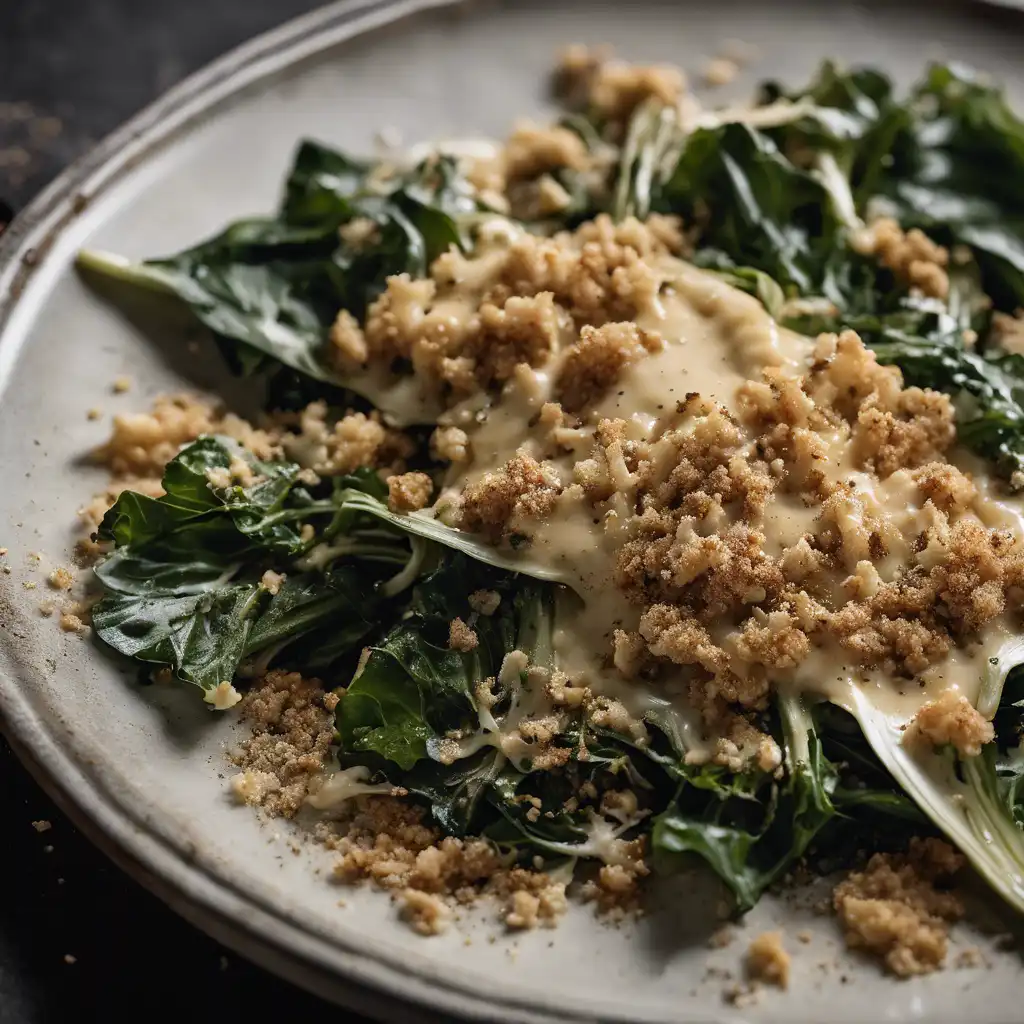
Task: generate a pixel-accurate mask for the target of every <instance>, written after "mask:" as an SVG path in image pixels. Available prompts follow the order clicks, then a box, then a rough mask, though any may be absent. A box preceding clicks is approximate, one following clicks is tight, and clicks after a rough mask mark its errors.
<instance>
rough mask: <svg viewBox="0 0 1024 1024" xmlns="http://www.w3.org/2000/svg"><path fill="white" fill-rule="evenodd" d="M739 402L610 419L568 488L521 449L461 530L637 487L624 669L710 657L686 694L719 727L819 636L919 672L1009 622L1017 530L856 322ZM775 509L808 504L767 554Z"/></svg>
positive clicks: (501, 528)
mask: <svg viewBox="0 0 1024 1024" xmlns="http://www.w3.org/2000/svg"><path fill="white" fill-rule="evenodd" d="M616 326H617V325H616ZM742 401H743V406H742V417H741V418H737V417H735V416H733V415H732V414H730V413H728V412H727V411H726V410H725V409H724V408H722V407H720V406H717V405H715V404H714V403H712V402H708V401H706V400H705V399H703V398H701V397H700V396H699V395H691V396H688V397H687V399H686V400H684V401H682V402H680V403H679V405H678V407H677V409H676V421H675V423H673V424H671V425H669V426H668V427H666V428H665V429H664V430H663V431H662V432H661V433H660V434H659V435H658V436H656V437H654V438H651V439H646V440H631V439H630V436H629V434H628V429H627V424H626V422H625V421H622V420H605V421H602V422H600V423H599V424H598V425H597V429H596V434H595V440H596V446H595V448H594V451H593V454H592V456H591V457H590V458H589V459H585V460H582V461H578V462H577V463H576V465H575V470H574V480H575V483H574V484H572V485H571V486H569V487H564V486H563V485H561V484H560V483H559V480H558V478H557V476H556V474H555V473H554V472H553V468H552V467H549V466H548V465H547V464H545V463H543V462H538V461H537V460H536V459H534V458H533V457H532V456H530V455H527V454H526V453H525V452H520V453H519V454H518V455H516V456H515V458H513V459H512V460H511V461H510V462H509V463H507V464H506V465H505V466H504V467H503V468H501V469H499V470H497V471H494V472H490V473H487V474H485V475H484V476H483V477H481V478H480V479H478V480H477V481H475V482H473V483H471V484H470V485H469V486H468V487H467V488H466V489H465V492H464V494H463V497H462V505H461V516H462V519H461V523H462V525H463V527H464V528H466V529H469V530H474V531H478V532H481V533H485V534H487V535H488V536H489V537H491V538H493V539H499V538H501V537H506V538H513V539H514V538H515V537H516V536H529V535H530V533H531V530H532V529H534V528H535V526H534V527H531V525H530V524H531V522H532V523H533V524H536V523H537V522H538V521H541V520H543V519H544V518H545V517H548V516H558V515H560V514H562V512H561V509H562V505H563V503H567V502H574V501H575V502H578V501H580V500H584V501H586V502H587V503H589V505H590V506H592V507H593V509H594V517H595V522H596V521H597V520H598V518H599V517H600V516H602V514H603V513H604V511H605V510H606V509H608V508H614V509H616V516H617V517H618V516H621V514H622V509H623V500H624V499H625V501H626V502H627V503H628V505H627V507H628V508H630V509H631V510H632V513H633V518H632V519H631V520H630V521H629V522H628V523H627V529H626V530H625V531H623V532H624V535H625V537H626V540H625V541H624V542H623V543H622V544H621V547H620V549H619V554H618V583H619V586H620V587H621V588H622V590H623V591H624V592H625V594H626V595H627V596H628V597H629V599H630V600H631V601H632V602H633V603H635V604H637V605H639V606H641V607H642V609H643V614H642V617H641V619H640V626H639V634H638V635H636V634H629V633H623V632H621V631H620V632H619V633H617V634H616V638H615V640H616V644H615V646H616V651H615V663H616V665H618V666H619V667H620V669H622V670H623V671H624V673H625V674H626V675H633V674H635V672H636V671H638V670H649V669H650V667H651V660H650V659H651V658H653V659H655V662H657V661H661V662H663V663H664V662H672V663H675V664H678V665H686V666H695V667H697V668H699V669H700V670H702V672H703V676H702V677H701V676H699V677H698V678H697V679H696V680H695V682H694V684H693V688H692V689H693V697H694V700H695V702H696V703H697V704H698V706H699V707H701V708H702V709H703V710H704V712H705V715H706V716H707V717H708V720H709V722H710V721H712V720H714V721H716V722H718V723H719V724H722V723H723V722H726V723H727V722H728V721H729V719H728V713H727V706H729V705H738V706H740V707H741V708H744V709H761V708H763V707H764V706H765V704H766V700H767V697H768V694H769V691H770V688H771V678H772V673H774V672H778V671H783V672H785V671H789V670H792V669H794V668H795V667H797V666H799V665H800V664H801V663H802V662H803V661H804V660H805V659H806V658H807V657H808V656H809V655H810V654H811V652H812V650H813V648H814V647H815V646H820V645H822V644H828V643H831V644H835V645H838V647H839V648H841V649H842V651H843V652H844V653H845V654H846V655H847V657H848V658H850V659H851V660H852V661H853V662H854V663H856V664H859V665H861V666H864V667H865V668H871V669H880V670H884V671H886V672H889V673H891V674H893V675H895V676H897V677H903V678H911V677H914V676H917V675H918V674H920V673H921V672H923V671H925V670H926V669H928V668H929V666H931V665H934V664H936V663H938V662H940V661H941V660H942V659H944V658H945V657H946V656H947V655H948V653H949V652H950V650H951V649H952V647H953V646H954V644H956V643H958V642H960V641H962V640H965V639H968V638H970V637H971V636H973V635H974V634H975V633H976V632H977V631H978V630H979V629H982V628H983V627H984V626H985V625H986V624H987V623H989V622H990V621H992V620H993V619H994V618H996V617H997V616H999V615H1000V614H1002V612H1003V611H1004V609H1005V608H1006V604H1007V593H1008V591H1009V590H1011V589H1012V588H1016V587H1018V586H1019V585H1020V583H1021V581H1022V579H1024V557H1022V554H1021V552H1020V551H1019V550H1018V548H1017V545H1016V543H1015V541H1014V538H1013V536H1012V534H1010V533H1008V532H1004V531H999V530H993V529H988V528H986V527H984V526H983V525H981V523H980V522H979V520H978V519H977V518H976V517H975V516H974V515H973V514H972V512H971V508H972V504H971V503H972V502H973V501H974V500H975V498H976V496H977V493H976V490H975V488H974V485H973V484H972V482H971V481H970V479H969V478H968V477H966V476H965V475H964V474H962V473H961V472H960V471H959V470H957V469H956V468H955V467H953V466H951V465H948V464H946V463H942V462H938V461H936V460H937V459H939V458H941V456H942V454H943V452H944V451H945V449H946V448H947V447H948V446H949V445H950V443H951V442H952V440H953V438H954V429H953V411H952V407H951V405H950V403H949V400H948V399H947V398H946V397H945V396H944V395H939V394H937V393H934V392H930V391H924V390H921V389H919V388H903V387H902V382H901V379H900V374H899V371H898V370H895V369H893V368H888V367H882V366H879V365H878V364H877V362H876V361H875V357H874V355H873V354H872V353H870V352H869V351H868V350H866V349H865V348H864V346H863V345H862V344H861V342H860V339H859V338H858V337H857V336H856V335H855V334H853V333H852V332H845V333H844V334H842V335H839V336H838V337H836V336H823V337H822V338H820V339H819V340H818V342H817V345H816V347H815V350H814V356H813V363H812V366H811V368H810V370H809V372H808V373H807V374H806V375H805V376H804V377H783V376H782V375H781V374H779V373H778V372H776V371H766V373H765V381H764V383H760V384H758V383H749V384H747V385H746V386H745V387H744V388H743V389H742ZM830 435H831V436H837V435H838V436H839V437H841V438H842V437H845V438H848V440H847V441H845V442H844V444H846V445H847V446H848V448H849V449H850V450H852V452H853V453H854V455H855V457H856V459H857V460H858V461H859V465H860V467H861V468H862V469H863V470H864V471H866V472H870V473H873V474H875V475H876V476H877V477H878V478H879V479H880V480H886V479H888V478H889V477H892V476H893V474H895V473H897V472H901V473H902V474H903V477H902V479H904V481H905V483H904V486H905V487H906V488H907V493H911V494H915V495H916V497H917V500H918V501H920V502H921V504H922V505H923V506H924V510H925V514H924V517H923V520H922V527H921V532H920V534H919V536H917V537H912V538H904V537H902V536H901V535H899V534H898V533H894V531H893V529H892V528H891V526H888V525H887V522H886V520H885V519H884V518H883V517H884V512H883V511H882V510H877V511H876V510H874V509H873V508H872V507H871V506H869V505H865V504H864V502H863V500H862V499H861V498H860V496H859V495H858V493H857V491H856V489H855V487H854V485H853V484H851V483H849V482H848V481H847V480H846V479H844V478H843V477H836V476H830V475H829V474H828V473H827V469H828V460H829V448H828V442H827V441H826V438H827V437H829V436H830ZM779 501H781V502H790V503H796V504H797V505H798V506H803V507H805V508H807V509H809V510H812V509H813V510H815V511H813V512H809V514H808V516H807V527H808V528H807V530H806V532H804V533H803V534H802V535H801V536H800V537H799V539H798V540H797V541H796V542H795V543H792V544H790V545H789V546H787V547H784V548H783V549H782V550H781V551H779V552H778V553H777V554H770V553H769V545H768V543H767V541H768V538H767V536H766V532H765V531H766V527H765V525H764V519H765V516H766V514H767V512H768V511H769V510H770V508H771V507H772V503H773V502H779ZM894 552H900V553H901V554H902V559H903V561H904V563H905V564H904V567H903V569H902V570H901V571H900V572H899V573H898V574H897V575H896V576H895V578H893V579H892V580H890V581H889V582H886V581H884V580H883V579H882V578H880V576H879V575H878V573H877V571H876V570H875V568H874V563H876V562H878V561H879V560H881V559H883V558H885V557H886V556H888V555H891V554H893V553H894ZM837 591H838V600H837ZM726 627H728V630H727V632H725V633H723V629H725V628H726ZM731 728H732V729H736V730H739V732H740V733H741V735H740V736H739V737H737V738H736V739H733V738H732V737H730V736H728V734H727V740H728V741H729V742H732V743H733V745H734V746H736V747H737V748H746V750H748V751H749V750H750V749H751V747H752V746H753V747H755V748H756V747H757V746H758V745H759V744H760V743H761V739H760V738H759V736H758V735H755V734H752V733H750V731H749V730H748V729H747V727H746V726H745V724H744V723H743V722H736V721H733V723H732V726H731ZM763 753H764V756H765V758H766V759H767V760H769V761H770V759H771V757H772V756H773V753H772V751H770V750H766V751H764V752H763ZM730 757H731V756H730V755H728V754H726V759H727V760H729V759H730Z"/></svg>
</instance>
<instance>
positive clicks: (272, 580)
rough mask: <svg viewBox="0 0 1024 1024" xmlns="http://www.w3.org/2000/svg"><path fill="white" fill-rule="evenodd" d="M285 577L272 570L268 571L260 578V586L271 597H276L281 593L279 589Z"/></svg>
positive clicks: (281, 573)
mask: <svg viewBox="0 0 1024 1024" xmlns="http://www.w3.org/2000/svg"><path fill="white" fill-rule="evenodd" d="M286 579H287V576H285V574H284V573H283V572H274V570H273V569H268V570H267V571H266V572H265V573H264V574H263V576H262V577H261V578H260V586H261V587H263V589H264V590H265V591H266V592H267V593H268V594H270V595H271V597H277V595H278V594H279V593H280V592H281V587H282V585H283V584H284V581H285V580H286Z"/></svg>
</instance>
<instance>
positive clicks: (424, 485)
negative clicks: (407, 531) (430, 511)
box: [388, 473, 434, 512]
mask: <svg viewBox="0 0 1024 1024" xmlns="http://www.w3.org/2000/svg"><path fill="white" fill-rule="evenodd" d="M433 490H434V482H433V480H431V479H430V477H429V476H427V474H426V473H403V474H401V475H400V476H390V477H388V508H390V509H391V511H392V512H416V511H418V510H419V509H421V508H426V507H427V505H429V504H430V495H431V493H432V492H433Z"/></svg>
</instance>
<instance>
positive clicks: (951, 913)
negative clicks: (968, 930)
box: [833, 838, 964, 978]
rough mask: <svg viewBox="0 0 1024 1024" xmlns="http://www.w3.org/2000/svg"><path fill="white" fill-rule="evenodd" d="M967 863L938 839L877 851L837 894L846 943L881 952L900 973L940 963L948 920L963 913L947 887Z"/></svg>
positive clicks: (903, 975)
mask: <svg viewBox="0 0 1024 1024" xmlns="http://www.w3.org/2000/svg"><path fill="white" fill-rule="evenodd" d="M963 863H964V859H963V857H961V856H960V854H958V853H957V852H956V851H954V850H953V848H952V847H951V846H949V845H948V844H947V843H944V842H942V841H941V840H939V839H930V838H929V839H914V840H912V841H911V844H910V849H909V850H908V852H907V853H906V854H890V853H876V854H875V855H874V856H873V857H872V858H871V860H869V861H868V865H867V867H866V869H865V870H864V871H857V872H853V873H852V874H850V875H849V877H848V878H847V879H846V880H845V881H843V882H841V883H840V884H839V885H838V886H836V889H835V893H834V895H833V904H834V907H835V910H836V913H837V914H838V916H839V920H840V923H841V924H842V926H843V929H844V932H845V935H846V944H847V946H849V947H850V948H851V949H862V950H865V951H866V952H868V953H872V954H873V955H875V956H877V957H879V958H880V959H881V960H882V961H883V962H884V963H885V966H886V967H887V968H888V970H889V971H891V972H892V973H893V974H895V975H897V976H898V977H901V978H906V977H910V976H911V975H915V974H928V973H930V972H931V971H934V970H937V969H938V968H940V967H941V966H942V964H943V962H944V961H945V958H946V949H947V945H948V934H949V925H950V923H951V922H953V921H957V920H959V919H960V918H961V917H962V916H963V913H964V907H963V903H962V902H961V900H960V898H959V896H957V895H956V893H954V892H952V891H950V890H949V888H948V887H949V884H950V882H951V880H952V879H953V877H954V876H955V875H956V873H957V872H958V871H959V870H960V868H961V867H962V866H963Z"/></svg>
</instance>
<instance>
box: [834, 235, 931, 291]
mask: <svg viewBox="0 0 1024 1024" xmlns="http://www.w3.org/2000/svg"><path fill="white" fill-rule="evenodd" d="M850 244H851V245H852V246H853V248H854V249H855V250H856V251H857V252H859V253H861V254H862V255H864V256H874V257H875V258H876V259H877V260H878V262H879V263H880V264H881V265H882V266H883V267H888V268H889V269H890V270H892V271H893V273H895V274H896V276H897V277H898V278H899V279H900V280H901V281H903V282H905V283H906V284H908V285H910V286H911V287H912V288H918V289H920V291H921V292H922V293H923V294H924V295H929V296H931V297H932V298H936V299H944V298H945V297H946V296H947V295H948V294H949V275H948V274H947V272H946V267H947V266H948V265H949V252H948V250H946V249H945V248H943V247H942V246H941V245H936V244H935V243H934V242H933V241H932V240H931V239H930V238H929V237H928V236H927V235H926V234H925V233H924V232H923V231H920V230H919V229H918V228H913V229H911V230H910V231H907V232H904V231H903V229H902V228H901V227H900V226H899V224H898V223H897V222H896V221H895V220H893V219H892V218H891V217H881V218H879V219H878V220H876V221H873V222H872V223H871V224H869V225H868V226H867V227H866V228H864V229H863V230H862V231H858V232H855V233H854V234H853V235H852V236H851V239H850Z"/></svg>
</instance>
